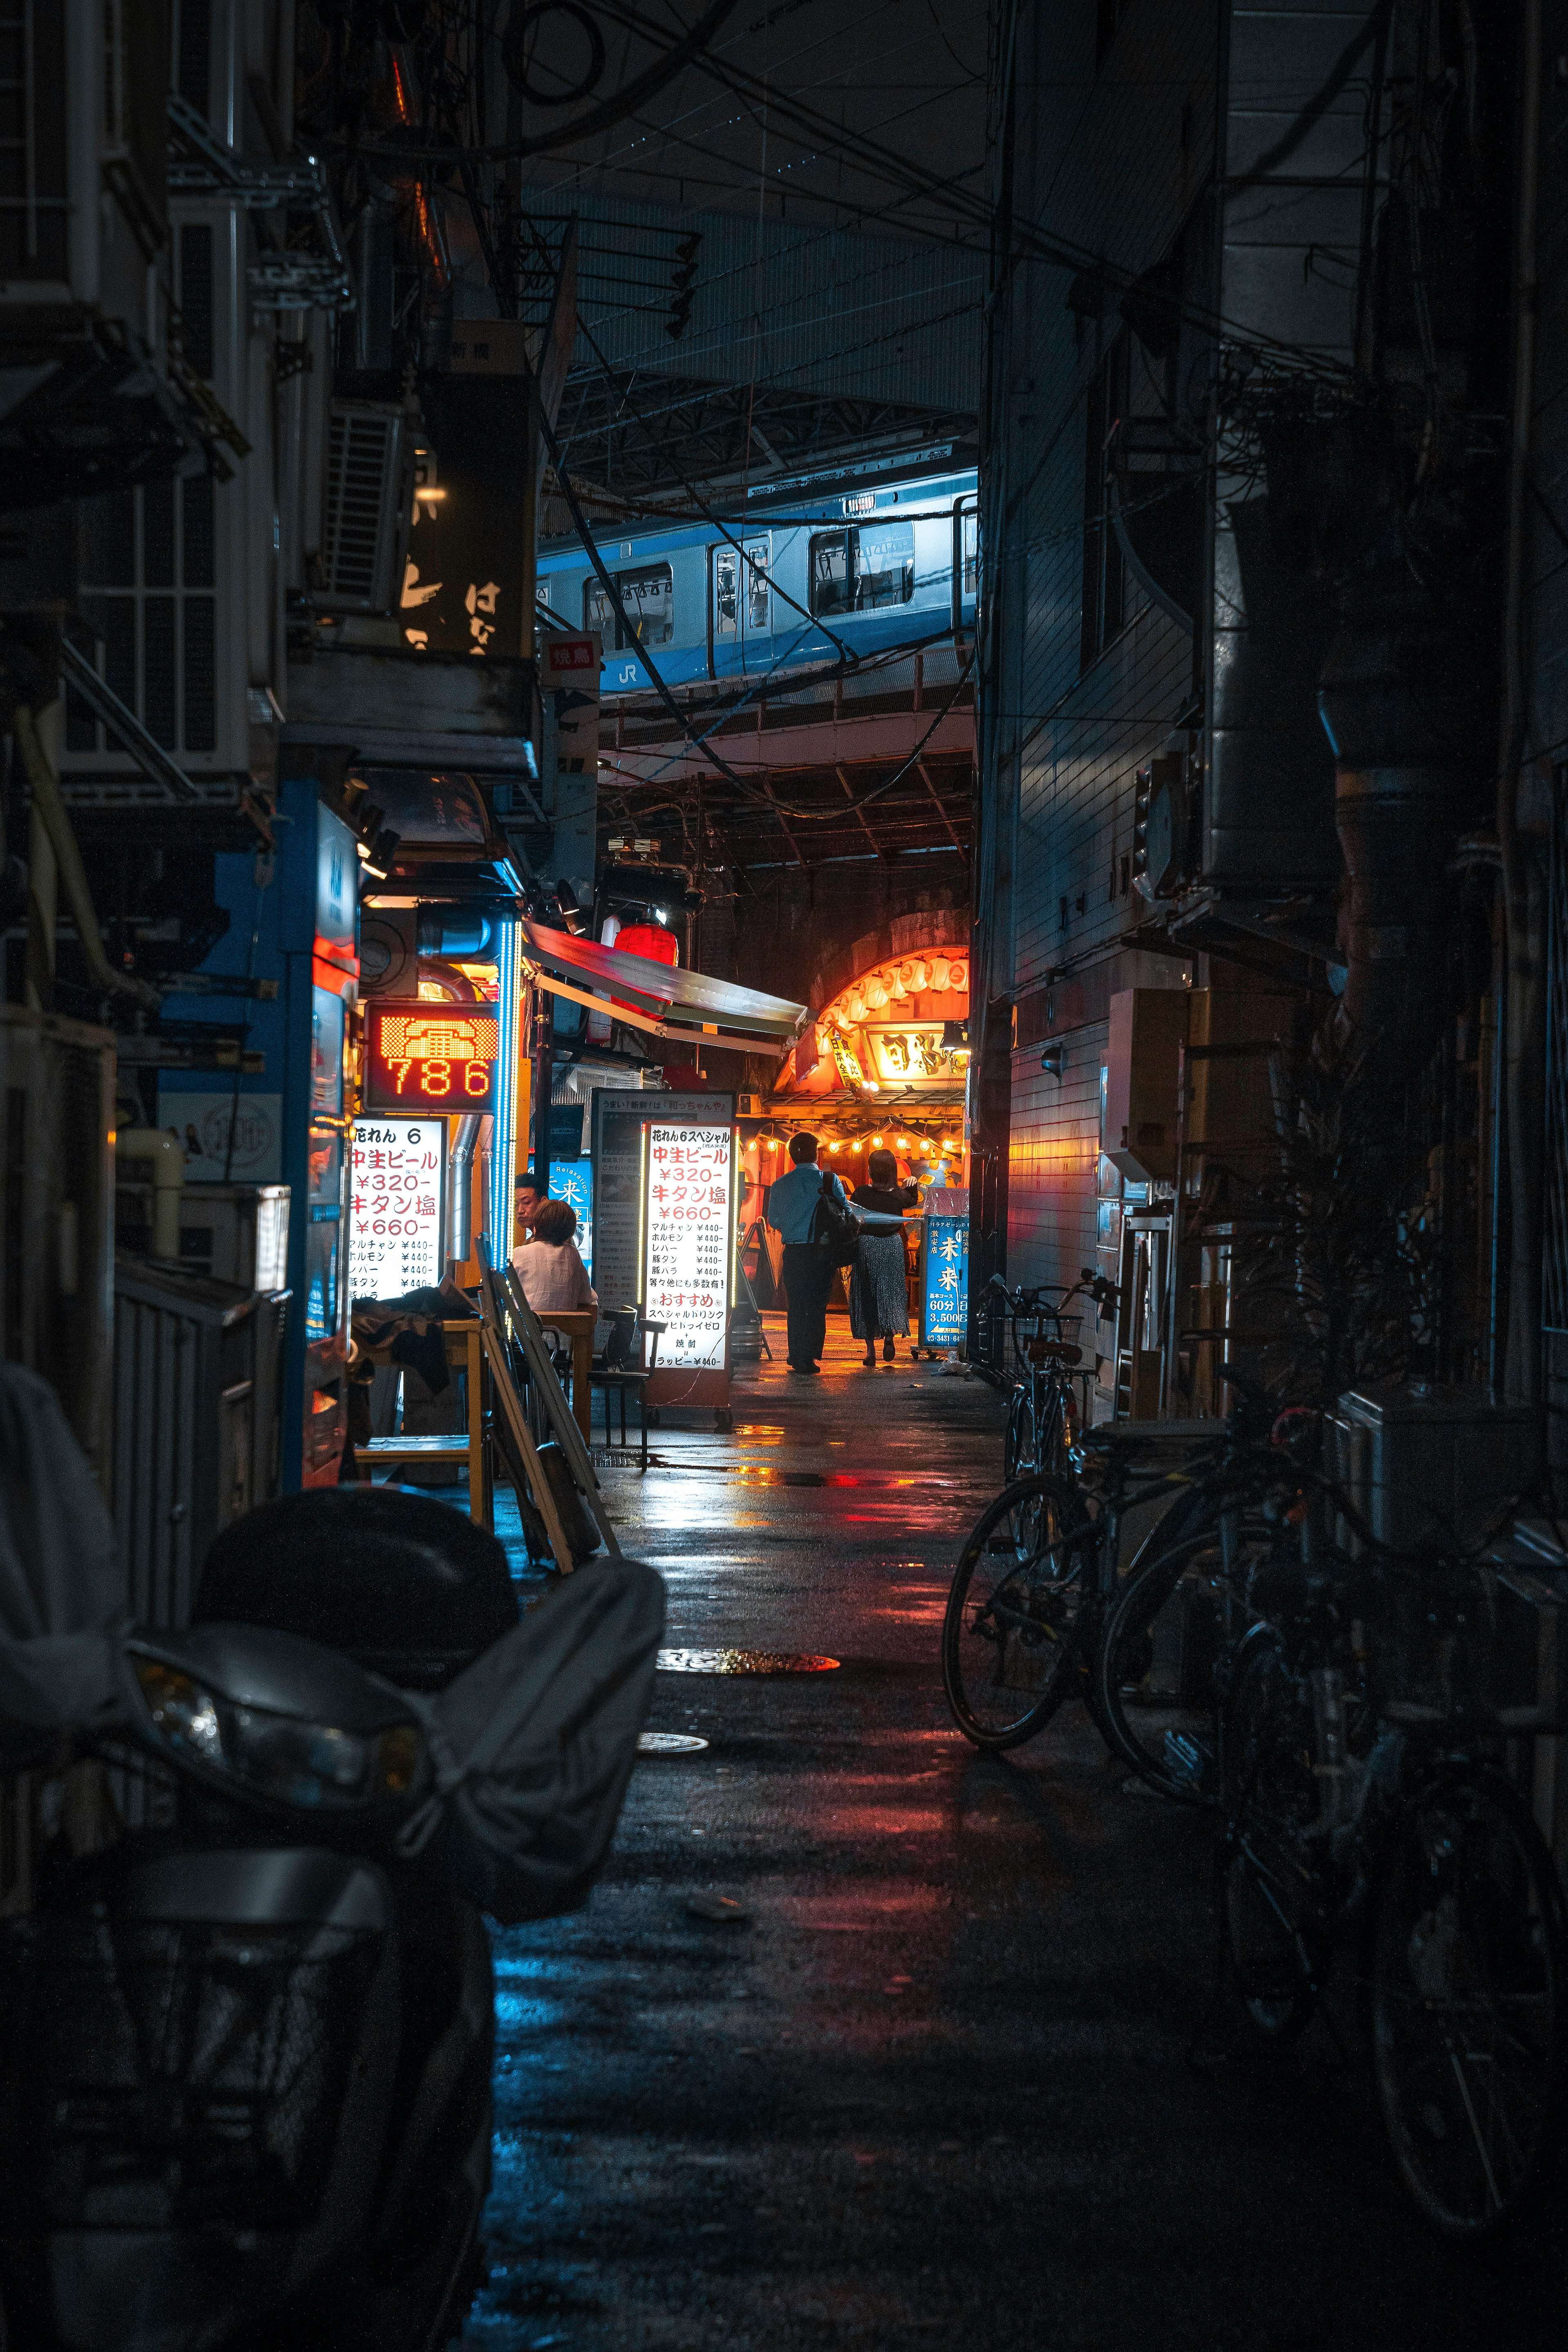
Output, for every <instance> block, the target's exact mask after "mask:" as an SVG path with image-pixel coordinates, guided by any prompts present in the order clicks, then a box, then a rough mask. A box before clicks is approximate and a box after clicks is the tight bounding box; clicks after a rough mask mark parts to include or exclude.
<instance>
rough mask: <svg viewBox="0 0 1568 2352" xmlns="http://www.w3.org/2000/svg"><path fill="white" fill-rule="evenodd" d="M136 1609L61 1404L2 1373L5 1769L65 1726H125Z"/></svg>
mask: <svg viewBox="0 0 1568 2352" xmlns="http://www.w3.org/2000/svg"><path fill="white" fill-rule="evenodd" d="M126 1601H127V1594H126V1586H125V1574H124V1570H123V1569H122V1568H121V1563H120V1554H119V1547H118V1545H117V1544H116V1542H115V1538H114V1526H113V1522H112V1521H111V1520H110V1516H109V1512H108V1510H107V1508H106V1507H105V1506H104V1501H103V1497H102V1496H101V1495H100V1493H99V1490H98V1484H97V1481H96V1480H95V1479H94V1477H93V1475H92V1473H91V1471H90V1470H89V1467H88V1465H87V1461H86V1458H85V1456H84V1455H83V1454H82V1451H81V1448H80V1446H79V1444H77V1441H76V1438H75V1436H74V1434H73V1433H72V1431H71V1427H70V1424H69V1423H68V1421H67V1419H66V1417H65V1414H64V1413H63V1412H61V1411H60V1406H59V1401H58V1398H57V1397H56V1395H55V1392H54V1391H53V1389H52V1388H50V1386H49V1384H48V1382H47V1381H44V1380H40V1379H39V1378H38V1376H37V1373H36V1372H29V1371H25V1370H23V1369H22V1367H21V1366H20V1365H19V1364H0V1767H4V1768H6V1769H19V1768H20V1767H21V1766H22V1765H24V1764H26V1762H28V1761H29V1760H31V1758H32V1757H33V1756H34V1755H36V1754H38V1753H40V1752H41V1751H42V1749H43V1748H47V1745H48V1744H49V1738H50V1737H51V1735H52V1734H53V1733H54V1732H56V1731H58V1728H59V1727H61V1726H63V1725H70V1726H72V1727H79V1728H82V1729H85V1730H94V1729H107V1728H109V1727H110V1726H112V1725H113V1724H116V1723H119V1722H122V1721H123V1720H124V1714H125V1705H124V1686H123V1682H122V1679H121V1664H120V1647H121V1643H120V1633H121V1626H122V1621H123V1619H124V1617H125V1614H126Z"/></svg>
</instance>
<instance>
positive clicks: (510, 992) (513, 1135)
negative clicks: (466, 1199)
mask: <svg viewBox="0 0 1568 2352" xmlns="http://www.w3.org/2000/svg"><path fill="white" fill-rule="evenodd" d="M496 934H497V936H496V948H497V956H496V962H497V967H498V971H499V976H500V996H499V998H498V999H497V1005H496V1009H497V1011H498V1013H500V1062H499V1064H498V1065H497V1068H496V1090H495V1108H494V1113H493V1116H494V1119H495V1126H494V1128H493V1129H492V1130H491V1135H490V1190H489V1204H488V1205H489V1215H488V1217H487V1219H486V1223H487V1224H488V1226H489V1248H490V1257H491V1260H492V1262H493V1263H494V1264H495V1265H501V1264H502V1263H503V1262H504V1261H505V1260H506V1259H507V1258H509V1257H510V1255H511V1197H512V1186H513V1183H514V1181H515V1179H516V1175H517V1062H518V1054H519V1052H520V1050H521V1043H522V1003H523V994H522V925H521V923H498V924H497V926H496Z"/></svg>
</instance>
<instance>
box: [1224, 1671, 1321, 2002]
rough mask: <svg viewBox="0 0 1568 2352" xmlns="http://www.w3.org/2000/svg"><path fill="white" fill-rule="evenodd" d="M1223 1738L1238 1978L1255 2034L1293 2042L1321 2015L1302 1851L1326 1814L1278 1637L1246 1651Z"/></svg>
mask: <svg viewBox="0 0 1568 2352" xmlns="http://www.w3.org/2000/svg"><path fill="white" fill-rule="evenodd" d="M1220 1733H1221V1737H1220V1768H1221V1769H1220V1792H1221V1801H1222V1802H1223V1804H1224V1806H1225V1811H1226V1822H1227V1824H1228V1828H1227V1832H1226V1838H1225V1840H1224V1842H1223V1843H1222V1846H1221V1849H1220V1868H1221V1880H1220V1885H1219V1889H1218V1895H1219V1902H1220V1906H1221V1924H1222V1927H1223V1928H1224V1932H1225V1939H1226V1956H1227V1958H1228V1959H1229V1962H1230V1972H1231V1978H1232V1980H1233V1982H1234V1984H1235V1986H1236V1990H1237V1994H1238V1995H1239V1997H1240V2000H1241V2005H1242V2009H1243V2011H1244V2012H1245V2014H1246V2017H1247V2022H1248V2024H1249V2025H1250V2026H1251V2028H1252V2030H1253V2032H1255V2033H1256V2034H1258V2036H1259V2038H1260V2039H1261V2040H1263V2041H1265V2042H1275V2043H1284V2042H1293V2041H1294V2040H1295V2039H1296V2037H1297V2035H1298V2034H1299V2033H1300V2032H1301V2031H1302V2029H1303V2028H1304V2027H1305V2025H1306V2024H1307V2021H1308V2020H1309V2019H1310V2016H1311V2014H1312V2011H1313V2010H1314V2008H1315V2007H1316V2006H1317V1980H1318V1970H1319V1965H1320V1961H1321V1957H1322V1955H1321V1951H1320V1949H1319V1948H1318V1937H1317V1935H1316V1932H1315V1931H1316V1926H1317V1922H1316V1917H1315V1915H1314V1912H1313V1908H1312V1905H1311V1901H1310V1894H1311V1871H1310V1864H1309V1863H1307V1861H1306V1850H1305V1849H1304V1848H1303V1846H1302V1845H1301V1843H1300V1841H1301V1840H1302V1838H1303V1837H1304V1836H1305V1834H1306V1832H1308V1831H1309V1830H1310V1827H1311V1825H1312V1822H1313V1821H1314V1820H1315V1818H1316V1815H1317V1812H1318V1783H1317V1780H1316V1779H1315V1778H1314V1776H1313V1772H1312V1760H1313V1753H1314V1747H1313V1727H1312V1713H1311V1709H1310V1706H1306V1705H1305V1704H1304V1703H1303V1702H1302V1699H1301V1697H1300V1686H1299V1681H1298V1677H1297V1676H1296V1675H1295V1674H1293V1673H1292V1671H1291V1668H1290V1664H1289V1660H1288V1659H1287V1657H1286V1655H1285V1651H1284V1646H1283V1644H1282V1643H1281V1642H1280V1640H1279V1635H1278V1634H1277V1633H1275V1632H1274V1631H1273V1629H1272V1627H1268V1628H1264V1627H1260V1628H1258V1632H1257V1633H1255V1634H1254V1635H1253V1637H1252V1638H1251V1639H1250V1640H1249V1641H1248V1642H1247V1643H1246V1644H1245V1645H1244V1646H1243V1648H1242V1651H1241V1654H1240V1656H1239V1658H1238V1661H1237V1668H1236V1672H1235V1675H1234V1676H1233V1677H1232V1680H1231V1685H1230V1689H1229V1692H1228V1695H1227V1696H1226V1705H1225V1710H1224V1713H1223V1716H1222V1717H1221V1723H1220ZM1282 1862H1283V1864H1284V1866H1283V1867H1282V1866H1281V1864H1282Z"/></svg>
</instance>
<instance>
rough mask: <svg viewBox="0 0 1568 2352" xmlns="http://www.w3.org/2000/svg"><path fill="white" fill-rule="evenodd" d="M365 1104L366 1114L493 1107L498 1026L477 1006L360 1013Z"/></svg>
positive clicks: (380, 1004) (376, 1005) (381, 1008)
mask: <svg viewBox="0 0 1568 2352" xmlns="http://www.w3.org/2000/svg"><path fill="white" fill-rule="evenodd" d="M364 1028H365V1039H364V1045H365V1050H364V1099H365V1105H366V1108H368V1109H370V1110H381V1111H386V1110H391V1111H398V1110H440V1111H481V1110H490V1109H493V1108H494V1100H493V1097H494V1095H495V1091H496V1063H497V1060H498V1057H499V1055H500V1021H499V1019H498V1018H497V1016H496V1014H495V1013H491V1012H489V1011H488V1010H486V1009H484V1008H482V1007H480V1006H478V1005H476V1006H474V1007H473V1008H472V1010H470V1009H469V1008H468V1006H467V1005H460V1004H426V1003H415V1004H394V1003H387V1002H385V1001H384V1000H381V1001H378V1000H376V999H374V998H373V999H372V1001H371V1003H369V1004H368V1005H367V1006H366V1008H365V1023H364Z"/></svg>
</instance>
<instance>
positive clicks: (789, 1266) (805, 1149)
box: [767, 1135, 856, 1372]
mask: <svg viewBox="0 0 1568 2352" xmlns="http://www.w3.org/2000/svg"><path fill="white" fill-rule="evenodd" d="M789 1156H790V1158H791V1160H793V1161H794V1163H795V1164H794V1166H793V1167H792V1168H791V1169H790V1171H789V1172H788V1174H787V1175H784V1176H781V1177H779V1179H778V1180H777V1181H776V1182H775V1183H773V1185H771V1186H770V1187H769V1191H768V1211H767V1215H768V1223H769V1224H770V1225H772V1227H773V1231H774V1233H776V1234H777V1235H778V1236H779V1239H780V1240H781V1241H782V1242H783V1244H784V1304H785V1307H786V1308H787V1310H788V1314H787V1323H788V1331H789V1346H788V1349H787V1353H788V1358H789V1368H790V1370H791V1371H792V1372H815V1371H816V1370H819V1369H820V1368H819V1365H818V1362H817V1359H818V1358H819V1357H820V1355H821V1354H822V1350H823V1349H824V1347H825V1346H826V1340H827V1294H828V1291H829V1289H830V1288H831V1287H832V1284H833V1276H834V1274H835V1272H836V1271H837V1268H838V1267H839V1266H841V1265H849V1264H852V1263H853V1261H854V1256H855V1251H856V1238H855V1220H854V1218H853V1217H852V1216H851V1214H850V1212H849V1204H848V1202H847V1200H846V1198H845V1194H844V1187H843V1185H842V1184H841V1183H840V1182H839V1181H838V1179H837V1176H835V1175H833V1174H832V1173H831V1171H830V1172H829V1173H828V1174H827V1175H826V1176H825V1175H824V1174H823V1172H822V1170H821V1169H820V1168H819V1167H818V1166H817V1164H816V1136H815V1135H792V1136H791V1138H790V1139H789Z"/></svg>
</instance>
